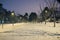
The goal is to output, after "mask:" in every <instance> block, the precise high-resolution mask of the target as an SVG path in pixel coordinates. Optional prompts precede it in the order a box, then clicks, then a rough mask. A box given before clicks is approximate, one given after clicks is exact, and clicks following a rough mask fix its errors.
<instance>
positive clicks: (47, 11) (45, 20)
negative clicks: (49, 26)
mask: <svg viewBox="0 0 60 40" xmlns="http://www.w3.org/2000/svg"><path fill="white" fill-rule="evenodd" d="M47 12H48V11H47V10H45V24H46V15H47Z"/></svg>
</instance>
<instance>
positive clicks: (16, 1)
mask: <svg viewBox="0 0 60 40" xmlns="http://www.w3.org/2000/svg"><path fill="white" fill-rule="evenodd" d="M0 3H2V4H3V7H4V8H5V9H7V10H11V11H13V10H14V11H15V13H16V14H25V12H28V13H30V12H36V13H37V14H39V11H40V8H39V6H40V4H41V5H42V8H43V7H44V6H45V3H44V1H43V0H0ZM43 4H44V5H43Z"/></svg>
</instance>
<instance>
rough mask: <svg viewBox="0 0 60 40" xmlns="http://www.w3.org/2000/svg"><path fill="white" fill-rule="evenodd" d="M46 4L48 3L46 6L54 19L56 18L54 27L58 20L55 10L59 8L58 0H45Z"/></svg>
mask: <svg viewBox="0 0 60 40" xmlns="http://www.w3.org/2000/svg"><path fill="white" fill-rule="evenodd" d="M44 2H45V3H46V6H47V7H48V8H49V9H50V10H51V12H52V14H53V17H54V27H55V26H56V25H55V22H56V18H55V13H54V11H55V9H56V7H57V0H44Z"/></svg>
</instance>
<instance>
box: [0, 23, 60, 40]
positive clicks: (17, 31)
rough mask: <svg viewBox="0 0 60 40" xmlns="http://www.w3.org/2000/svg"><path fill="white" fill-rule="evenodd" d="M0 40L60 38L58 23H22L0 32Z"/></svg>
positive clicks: (53, 39)
mask: <svg viewBox="0 0 60 40" xmlns="http://www.w3.org/2000/svg"><path fill="white" fill-rule="evenodd" d="M0 40H60V25H59V23H58V24H56V27H53V23H47V24H46V25H45V24H44V23H42V24H41V23H23V24H22V25H19V27H18V28H17V27H14V30H10V31H9V30H8V31H4V32H1V33H0Z"/></svg>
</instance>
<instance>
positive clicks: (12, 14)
mask: <svg viewBox="0 0 60 40" xmlns="http://www.w3.org/2000/svg"><path fill="white" fill-rule="evenodd" d="M11 16H12V18H13V17H14V12H12V13H11ZM13 21H14V20H12V22H13ZM12 24H13V26H14V23H12Z"/></svg>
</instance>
